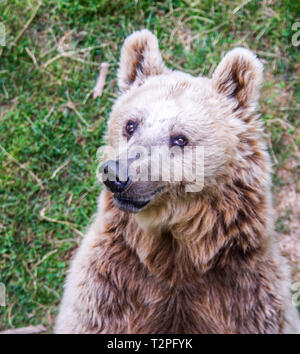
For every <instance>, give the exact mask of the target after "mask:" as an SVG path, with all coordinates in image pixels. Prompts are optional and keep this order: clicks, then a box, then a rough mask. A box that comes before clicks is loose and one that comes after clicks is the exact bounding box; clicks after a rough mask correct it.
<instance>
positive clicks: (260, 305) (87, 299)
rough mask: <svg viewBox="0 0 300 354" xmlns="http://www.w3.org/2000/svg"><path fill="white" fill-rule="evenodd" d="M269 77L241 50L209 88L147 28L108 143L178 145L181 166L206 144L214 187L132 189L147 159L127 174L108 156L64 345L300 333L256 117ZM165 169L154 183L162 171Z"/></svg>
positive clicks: (76, 270) (121, 75)
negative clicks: (82, 337) (119, 338)
mask: <svg viewBox="0 0 300 354" xmlns="http://www.w3.org/2000/svg"><path fill="white" fill-rule="evenodd" d="M262 77H263V67H262V64H261V62H260V61H259V60H258V59H257V57H256V56H255V55H254V54H253V53H252V52H251V51H249V50H247V49H243V48H236V49H234V50H232V51H230V52H229V53H228V54H227V55H226V56H225V57H224V58H223V59H222V61H221V62H220V64H219V66H218V67H217V68H216V70H215V72H214V74H213V76H212V78H203V77H193V76H191V75H189V74H186V73H182V72H179V71H173V70H171V69H169V68H167V67H166V66H165V64H164V62H163V60H162V57H161V54H160V52H159V48H158V41H157V38H156V37H155V36H154V35H153V34H152V33H151V32H149V31H148V30H141V31H137V32H135V33H133V34H132V35H131V36H129V37H128V38H127V39H126V41H125V43H124V45H123V48H122V51H121V58H120V68H119V72H118V84H119V88H120V91H121V94H120V97H119V98H118V100H117V101H116V102H115V104H114V107H113V109H112V113H111V116H110V120H109V125H108V145H109V146H110V147H111V148H113V149H114V150H118V149H120V147H121V150H122V147H126V149H127V151H128V149H129V148H132V147H135V146H136V147H138V146H143V147H145V148H146V151H149V149H150V147H152V146H158V147H160V146H167V147H168V148H170V149H171V148H172V147H175V148H176V149H175V150H174V152H173V153H172V158H173V160H174V161H175V162H174V164H176V163H178V161H179V160H178V161H177V160H176V158H177V157H176V156H177V155H176V154H179V152H180V151H182V150H183V149H184V148H187V147H195V146H197V145H201V146H203V151H204V153H203V159H202V162H203V172H204V177H203V186H202V189H201V190H200V188H199V190H195V191H194V192H192V191H187V188H186V187H187V186H192V185H193V183H195V182H193V181H191V180H190V179H189V180H187V179H185V178H182V179H181V180H179V181H177V180H175V178H171V179H170V180H163V178H160V177H161V175H160V174H159V176H158V177H159V178H156V179H154V180H152V179H151V178H149V179H148V180H141V179H138V178H135V179H134V178H131V177H130V174H129V172H128V171H129V167H128V166H131V163H134V162H136V159H139V157H140V155H139V154H137V155H136V156H135V158H136V159H135V158H132V157H131V158H129V157H128V155H127V162H128V165H127V167H126V168H124V166H123V165H124V164H122V161H124V160H126V157H124V156H126V153H124V151H125V150H126V149H125V148H124V149H123V150H122V151H121V150H120V152H119V155H117V154H115V155H114V156H113V157H112V155H109V153H106V155H105V159H106V160H107V161H106V163H105V164H104V165H103V166H102V167H103V169H102V174H103V175H105V176H106V179H104V184H105V185H106V187H105V189H104V190H103V191H102V193H101V195H100V197H99V203H98V211H97V213H96V215H95V218H94V220H93V222H92V224H91V225H90V227H89V230H88V232H87V234H86V235H85V237H84V239H83V241H82V244H81V245H80V247H79V249H78V251H77V253H76V255H75V258H74V260H73V262H72V264H71V269H70V273H69V275H68V277H67V281H66V284H65V291H64V295H63V300H62V303H61V306H60V311H59V315H58V318H57V322H56V328H55V331H56V332H57V333H289V332H299V318H298V313H297V310H296V308H295V307H294V306H293V304H292V295H291V293H290V279H289V268H288V265H287V262H286V260H285V259H284V258H283V257H282V256H281V255H280V253H279V250H278V245H277V242H276V238H275V235H274V231H273V221H272V205H271V193H270V185H271V177H270V176H271V163H270V159H269V156H268V153H267V149H266V145H265V143H264V142H263V140H262V122H261V120H260V119H259V117H258V116H257V115H256V114H255V110H256V106H257V101H258V97H259V88H260V85H261V83H262ZM163 151H165V150H163ZM124 154H125V155H124ZM121 155H122V159H121ZM156 157H157V156H156ZM156 157H155V159H154V160H156V164H154V166H156V167H153V171H155V169H157V168H158V167H157V166H158V165H159V166H161V165H164V161H162V162H161V161H160V163H158V162H157V158H156ZM189 157H191V156H189ZM121 160H122V161H121ZM176 161H177V162H176ZM181 161H182V160H181ZM186 161H191V160H190V159H189V158H187V159H186ZM121 166H123V167H121ZM178 166H179V165H178ZM178 166H177V167H178ZM151 168H152V167H151ZM161 169H163V168H161ZM121 174H122V176H123V177H122V178H121V177H120V176H121ZM107 176H109V177H110V178H107ZM151 176H152V175H151Z"/></svg>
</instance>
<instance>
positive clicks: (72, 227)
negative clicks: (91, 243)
mask: <svg viewBox="0 0 300 354" xmlns="http://www.w3.org/2000/svg"><path fill="white" fill-rule="evenodd" d="M45 211H46V208H43V209H42V210H41V211H40V218H41V219H42V220H46V221H49V222H53V223H56V224H61V225H66V226H69V227H70V228H71V229H72V230H73V231H75V232H76V233H77V235H79V236H80V237H83V233H82V232H80V231H79V230H77V229H76V227H77V225H75V224H72V223H71V222H69V221H63V220H57V219H52V218H48V216H46V215H45Z"/></svg>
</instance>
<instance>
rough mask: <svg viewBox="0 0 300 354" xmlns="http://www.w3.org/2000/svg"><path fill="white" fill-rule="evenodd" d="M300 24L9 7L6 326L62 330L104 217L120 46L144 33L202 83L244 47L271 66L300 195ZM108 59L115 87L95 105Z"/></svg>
mask: <svg viewBox="0 0 300 354" xmlns="http://www.w3.org/2000/svg"><path fill="white" fill-rule="evenodd" d="M299 16H300V3H299V2H297V1H294V0H286V1H277V0H265V1H255V0H252V1H250V2H246V1H245V2H242V1H229V0H224V1H209V0H201V1H200V0H199V1H197V0H194V1H177V0H169V1H145V0H143V1H138V0H135V1H120V0H115V1H110V0H102V1H97V0H82V1H81V0H64V1H63V0H57V1H54V0H43V1H40V2H39V1H31V0H22V1H20V0H10V1H6V0H0V22H2V23H3V24H4V25H5V28H6V46H5V47H0V161H1V167H0V197H1V199H0V200H1V204H0V233H1V236H0V269H1V273H0V282H3V283H4V284H5V285H6V289H7V306H6V307H0V329H3V328H9V327H21V326H26V325H29V324H33V325H34V324H43V325H45V326H47V328H49V329H51V326H52V325H53V320H54V318H55V314H56V312H57V305H58V303H59V300H60V297H61V293H62V285H63V280H64V276H65V274H66V270H67V267H68V263H69V260H70V257H71V255H72V253H73V251H74V249H75V248H76V247H77V245H78V243H79V241H80V238H81V236H80V234H81V233H84V231H85V229H86V226H87V225H88V223H89V220H90V218H91V216H92V214H93V213H94V212H95V210H96V198H97V195H98V194H99V191H100V189H101V187H100V186H99V185H98V184H97V182H96V176H95V169H96V165H97V162H96V151H97V148H98V147H99V146H100V145H101V144H102V142H103V140H102V139H103V133H104V131H105V127H106V121H107V119H108V116H109V112H110V109H111V106H112V103H113V101H114V99H115V97H116V94H117V86H116V69H117V65H118V56H119V50H120V46H121V44H122V42H123V40H124V39H125V37H126V36H127V35H128V34H130V33H131V32H132V31H134V30H136V29H140V28H149V29H150V30H152V31H153V32H155V33H156V34H157V36H158V38H159V42H160V46H161V50H162V54H163V57H164V59H165V61H166V63H167V64H168V65H169V66H170V67H172V68H180V69H182V70H185V71H187V72H190V73H192V74H194V75H200V74H203V75H211V73H212V72H213V70H214V68H215V67H216V65H217V63H218V62H219V61H220V58H221V57H222V55H223V54H224V53H226V52H227V51H228V50H230V49H231V48H233V47H235V46H245V47H249V48H251V49H252V50H254V51H255V52H256V53H257V54H258V55H259V56H260V58H261V59H262V60H263V62H264V65H265V84H264V87H263V89H262V97H261V107H260V111H261V114H262V118H263V119H264V121H265V123H266V139H267V140H268V144H269V148H270V152H271V155H272V157H273V160H274V194H275V198H276V196H277V195H279V194H278V193H280V191H284V188H286V187H287V186H289V187H290V186H292V189H293V190H294V191H295V193H298V192H299V188H300V186H299V184H298V186H297V179H298V178H299V146H300V136H299V131H300V122H299V120H300V119H299V109H300V106H299V102H300V80H299V79H300V77H299V76H300V51H299V48H297V47H294V46H293V45H292V36H293V34H294V33H295V32H294V31H293V30H292V25H293V23H294V22H297V20H298V21H299V20H300V19H299ZM66 53H67V54H66ZM103 61H106V62H108V63H109V64H110V67H109V72H108V77H107V81H106V86H105V90H104V92H103V95H102V97H101V98H97V99H96V100H93V98H92V95H90V92H91V90H92V89H93V87H94V85H95V80H96V78H97V75H98V70H99V64H100V63H101V62H103ZM297 188H298V189H297ZM297 196H299V194H297ZM279 204H280V203H279V202H278V205H279ZM278 214H279V219H278V223H277V228H278V230H279V231H281V232H282V234H283V237H285V236H284V235H286V237H289V236H291V235H290V234H289V233H290V230H291V229H290V228H289V222H290V221H291V220H295V215H294V214H293V212H292V211H286V210H285V209H280V207H279V210H278ZM297 261H299V259H296V263H295V264H296V265H294V267H297ZM298 264H299V262H298ZM298 281H299V278H298Z"/></svg>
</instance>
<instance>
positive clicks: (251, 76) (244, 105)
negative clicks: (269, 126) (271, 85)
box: [212, 48, 263, 113]
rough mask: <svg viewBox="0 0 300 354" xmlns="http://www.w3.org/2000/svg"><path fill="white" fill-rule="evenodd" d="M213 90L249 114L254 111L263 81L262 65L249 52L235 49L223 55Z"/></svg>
mask: <svg viewBox="0 0 300 354" xmlns="http://www.w3.org/2000/svg"><path fill="white" fill-rule="evenodd" d="M212 80H213V85H214V87H215V89H216V90H217V91H218V92H219V93H220V94H223V95H225V96H226V97H228V98H233V99H235V100H236V105H235V107H234V110H237V109H239V108H241V109H244V110H247V113H251V112H253V111H254V110H255V108H256V105H257V100H258V97H259V89H260V86H261V83H262V80H263V65H262V63H261V61H260V60H259V59H258V58H257V57H256V56H255V54H254V53H252V52H251V51H250V50H248V49H245V48H235V49H233V50H232V51H230V52H229V53H227V54H226V55H225V57H224V58H223V59H222V60H221V62H220V64H219V65H218V67H217V68H216V70H215V72H214V74H213V77H212Z"/></svg>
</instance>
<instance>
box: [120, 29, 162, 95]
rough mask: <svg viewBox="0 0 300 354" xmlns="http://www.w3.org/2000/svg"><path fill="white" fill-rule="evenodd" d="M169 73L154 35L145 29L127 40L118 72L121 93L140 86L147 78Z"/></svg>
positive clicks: (122, 50)
mask: <svg viewBox="0 0 300 354" xmlns="http://www.w3.org/2000/svg"><path fill="white" fill-rule="evenodd" d="M167 71H168V69H167V68H166V66H165V64H164V62H163V59H162V57H161V54H160V52H159V48H158V41H157V38H156V37H155V36H154V34H152V33H151V32H150V31H148V30H146V29H144V30H141V31H137V32H134V33H133V34H131V35H130V36H128V37H127V38H126V40H125V42H124V44H123V47H122V49H121V58H120V67H119V70H118V85H119V88H120V90H121V91H123V92H124V91H127V90H128V89H129V88H130V87H131V86H132V85H136V86H140V85H141V84H143V82H144V81H145V80H146V79H147V77H149V76H152V75H160V74H163V73H164V72H167Z"/></svg>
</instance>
